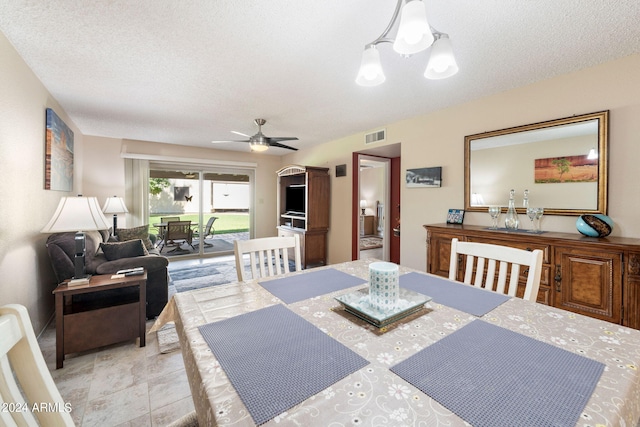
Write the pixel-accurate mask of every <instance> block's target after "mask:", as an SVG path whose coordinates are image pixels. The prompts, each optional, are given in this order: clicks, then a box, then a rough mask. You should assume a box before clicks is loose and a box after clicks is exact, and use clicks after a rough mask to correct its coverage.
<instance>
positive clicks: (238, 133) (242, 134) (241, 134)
mask: <svg viewBox="0 0 640 427" xmlns="http://www.w3.org/2000/svg"><path fill="white" fill-rule="evenodd" d="M231 133H235V134H236V135H240V136H246V137H247V138H251V136H249V135H247V134H246V133H242V132H238V131H235V130H232V131H231Z"/></svg>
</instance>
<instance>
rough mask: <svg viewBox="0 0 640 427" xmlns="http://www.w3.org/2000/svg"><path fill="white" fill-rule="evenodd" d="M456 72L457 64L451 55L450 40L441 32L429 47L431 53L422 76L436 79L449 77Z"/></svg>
mask: <svg viewBox="0 0 640 427" xmlns="http://www.w3.org/2000/svg"><path fill="white" fill-rule="evenodd" d="M457 72H458V64H457V63H456V58H455V56H453V47H452V46H451V40H450V39H449V36H447V35H446V34H441V35H439V36H438V39H437V40H436V41H435V42H434V43H433V46H432V47H431V55H430V56H429V62H428V63H427V69H426V70H425V72H424V76H425V77H426V78H428V79H432V80H438V79H446V78H447V77H451V76H453V75H454V74H456V73H457Z"/></svg>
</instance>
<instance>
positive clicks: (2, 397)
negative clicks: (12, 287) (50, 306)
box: [0, 304, 74, 426]
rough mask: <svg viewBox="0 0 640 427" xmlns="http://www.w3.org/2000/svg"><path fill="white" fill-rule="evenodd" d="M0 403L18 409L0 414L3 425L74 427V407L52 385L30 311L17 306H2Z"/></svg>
mask: <svg viewBox="0 0 640 427" xmlns="http://www.w3.org/2000/svg"><path fill="white" fill-rule="evenodd" d="M0 402H3V405H7V407H8V408H11V407H13V408H14V409H15V410H11V409H10V410H8V411H6V410H2V411H0V425H6V426H39V425H43V426H73V425H74V423H73V419H72V418H71V414H70V410H71V409H72V408H71V407H70V406H69V405H68V404H65V401H64V400H63V399H62V396H61V395H60V392H59V391H58V388H57V387H56V384H55V383H54V382H53V378H52V377H51V373H50V372H49V369H48V368H47V364H46V363H45V361H44V358H43V357H42V353H41V352H40V347H39V346H38V341H37V340H36V336H35V334H34V332H33V326H31V320H30V319H29V314H28V313H27V309H26V308H25V307H24V306H22V305H18V304H8V305H4V306H2V307H0ZM25 405H26V406H25ZM34 405H37V410H35V411H34V410H33V408H34ZM43 405H45V406H46V407H43ZM25 408H28V410H25Z"/></svg>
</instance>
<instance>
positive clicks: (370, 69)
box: [356, 45, 386, 86]
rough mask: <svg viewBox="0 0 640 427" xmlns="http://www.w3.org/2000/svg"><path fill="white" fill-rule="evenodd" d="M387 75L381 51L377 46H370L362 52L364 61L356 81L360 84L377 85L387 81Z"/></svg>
mask: <svg viewBox="0 0 640 427" xmlns="http://www.w3.org/2000/svg"><path fill="white" fill-rule="evenodd" d="M385 79H386V77H385V76H384V72H383V71H382V64H381V63H380V52H378V49H376V47H375V46H373V45H372V46H368V47H367V48H366V49H365V50H364V52H362V62H361V64H360V70H359V71H358V76H357V77H356V83H357V84H359V85H360V86H377V85H379V84H382V83H383V82H384V81H385Z"/></svg>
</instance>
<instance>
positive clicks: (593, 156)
mask: <svg viewBox="0 0 640 427" xmlns="http://www.w3.org/2000/svg"><path fill="white" fill-rule="evenodd" d="M597 158H598V152H597V151H596V149H595V148H592V149H591V150H589V154H587V159H589V160H594V159H597Z"/></svg>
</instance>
